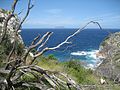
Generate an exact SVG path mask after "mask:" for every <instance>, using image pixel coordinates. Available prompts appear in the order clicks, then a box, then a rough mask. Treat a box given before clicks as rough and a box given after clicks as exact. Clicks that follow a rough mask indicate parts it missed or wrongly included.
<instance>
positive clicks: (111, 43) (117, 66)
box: [96, 32, 120, 82]
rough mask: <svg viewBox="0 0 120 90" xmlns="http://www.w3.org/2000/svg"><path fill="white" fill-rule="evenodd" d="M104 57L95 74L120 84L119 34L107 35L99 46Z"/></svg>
mask: <svg viewBox="0 0 120 90" xmlns="http://www.w3.org/2000/svg"><path fill="white" fill-rule="evenodd" d="M100 52H101V53H102V54H103V55H104V56H105V58H104V60H103V62H102V64H101V65H100V66H99V67H98V68H97V70H96V71H97V73H98V74H100V75H102V76H104V77H107V78H109V79H111V80H114V81H115V82H120V32H116V33H113V34H111V35H109V36H108V37H107V38H106V39H105V40H104V41H103V42H102V43H101V45H100Z"/></svg>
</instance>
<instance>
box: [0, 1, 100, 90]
mask: <svg viewBox="0 0 120 90" xmlns="http://www.w3.org/2000/svg"><path fill="white" fill-rule="evenodd" d="M17 2H18V0H14V3H13V5H12V12H11V14H10V15H8V18H7V19H6V20H5V22H4V27H3V30H4V32H3V36H2V37H1V41H0V44H1V43H2V42H3V41H4V38H5V36H6V31H7V23H8V21H9V20H10V18H11V17H13V16H14V15H15V14H14V11H15V7H16V4H17ZM33 6H34V5H32V4H31V0H28V7H27V12H26V15H25V16H24V18H23V19H22V20H21V22H20V24H19V26H18V28H17V29H16V31H15V32H16V33H15V34H14V35H15V38H14V42H13V48H12V49H11V51H10V53H9V55H8V57H7V58H6V61H7V62H6V69H0V73H2V74H7V77H6V78H4V80H2V81H0V86H1V89H3V90H4V89H9V90H11V89H12V90H15V88H18V87H33V86H34V87H35V88H37V89H40V90H47V89H49V88H50V87H48V86H47V85H46V83H45V80H46V81H47V82H48V83H49V84H50V85H51V88H53V89H58V90H60V88H61V87H64V88H67V89H71V88H75V89H77V90H81V87H80V85H78V84H77V83H76V82H75V81H74V80H72V79H71V78H70V77H69V76H68V75H67V74H64V73H61V72H56V71H50V70H45V69H43V68H41V67H40V66H37V65H36V64H35V63H34V61H35V60H36V58H37V57H39V56H41V55H43V54H44V53H45V52H47V51H49V50H56V49H58V48H60V47H61V46H62V45H64V44H71V42H70V39H71V38H72V37H74V36H75V35H76V34H78V33H80V32H81V31H83V30H84V29H85V28H86V27H87V26H88V25H89V24H91V23H93V24H97V25H98V27H99V28H100V29H101V26H100V24H99V23H98V22H96V21H90V22H88V23H87V24H86V25H85V26H83V27H82V28H80V29H78V30H77V31H75V32H74V33H73V34H71V35H69V36H68V37H67V38H66V39H65V40H64V41H63V42H61V43H59V44H58V45H56V46H54V47H45V48H43V46H45V44H46V43H47V42H48V40H49V39H50V37H51V35H52V34H53V32H47V33H46V34H44V35H43V36H42V37H41V38H40V35H38V36H37V37H36V38H35V39H34V40H33V41H32V43H31V45H30V46H29V47H28V48H27V49H26V51H25V52H23V55H22V56H21V57H18V56H17V55H16V56H15V57H14V59H13V60H12V61H10V57H11V56H12V54H13V53H14V52H15V51H16V48H15V47H16V42H17V40H16V38H17V37H18V35H17V32H18V31H19V30H20V29H21V26H22V24H23V23H24V21H25V19H26V18H27V16H28V15H29V12H30V10H31V9H32V8H33ZM36 47H38V48H37V50H36V52H34V53H31V50H32V49H35V48H36ZM42 48H43V49H42ZM41 49H42V50H41ZM29 54H31V55H32V60H31V61H30V62H29V63H27V57H29ZM10 63H12V65H11V64H10ZM28 73H30V74H32V75H33V76H34V78H36V79H37V82H25V81H22V80H21V77H22V76H24V75H27V76H29V74H28ZM58 76H61V77H64V79H63V80H61V79H60V78H59V77H58Z"/></svg>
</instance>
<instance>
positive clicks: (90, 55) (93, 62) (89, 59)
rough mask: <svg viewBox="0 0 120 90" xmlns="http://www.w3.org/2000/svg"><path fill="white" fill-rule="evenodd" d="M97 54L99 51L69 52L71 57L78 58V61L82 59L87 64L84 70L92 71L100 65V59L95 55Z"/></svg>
mask: <svg viewBox="0 0 120 90" xmlns="http://www.w3.org/2000/svg"><path fill="white" fill-rule="evenodd" d="M98 52H99V50H91V51H77V52H71V55H72V56H78V57H79V59H80V60H82V59H83V58H81V56H82V57H84V58H85V60H82V61H85V62H86V63H87V65H86V68H91V69H94V68H96V67H98V66H99V65H100V63H101V62H102V61H101V59H100V58H99V57H98V56H97V55H96V54H97V53H98Z"/></svg>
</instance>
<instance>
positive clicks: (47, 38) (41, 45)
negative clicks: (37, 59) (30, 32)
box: [37, 32, 53, 51]
mask: <svg viewBox="0 0 120 90" xmlns="http://www.w3.org/2000/svg"><path fill="white" fill-rule="evenodd" d="M52 34H53V32H51V33H50V34H49V35H48V37H47V39H46V40H45V42H43V43H42V44H41V45H40V46H39V47H38V48H37V51H39V49H40V48H42V47H43V46H44V45H45V44H46V43H47V42H48V40H49V39H50V36H51V35H52Z"/></svg>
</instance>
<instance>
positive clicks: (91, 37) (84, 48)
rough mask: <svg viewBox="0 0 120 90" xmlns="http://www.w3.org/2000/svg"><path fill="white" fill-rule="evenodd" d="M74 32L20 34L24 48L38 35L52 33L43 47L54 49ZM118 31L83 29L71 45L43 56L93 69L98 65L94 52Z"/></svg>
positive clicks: (71, 30)
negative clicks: (78, 61)
mask: <svg viewBox="0 0 120 90" xmlns="http://www.w3.org/2000/svg"><path fill="white" fill-rule="evenodd" d="M76 30H77V29H23V31H22V33H21V34H22V37H23V40H24V42H25V44H26V46H29V45H30V43H31V42H32V40H33V39H34V38H35V37H36V36H37V35H38V34H40V35H41V37H42V35H44V34H45V33H46V32H48V31H50V32H53V35H52V36H51V37H50V39H49V41H48V43H47V44H46V45H45V46H44V47H54V46H56V45H58V44H59V43H61V42H63V41H64V40H65V39H66V38H67V37H68V36H69V35H71V34H73V33H74V32H75V31H76ZM118 31H120V30H118V29H103V30H99V29H85V30H84V31H82V32H80V33H79V34H77V35H75V36H74V37H72V38H71V39H70V40H69V41H70V42H72V43H71V44H65V45H63V46H62V47H60V48H59V49H56V50H54V51H48V52H46V53H45V54H44V55H48V54H53V55H54V56H55V57H56V58H57V59H58V60H59V61H68V60H72V59H75V60H81V61H82V62H84V63H85V64H86V65H87V66H88V67H95V66H96V65H98V64H99V63H100V60H99V58H97V57H96V52H98V50H99V46H100V44H101V42H102V41H103V40H104V39H105V37H106V36H108V35H109V34H110V33H114V32H118ZM44 47H43V48H44Z"/></svg>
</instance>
